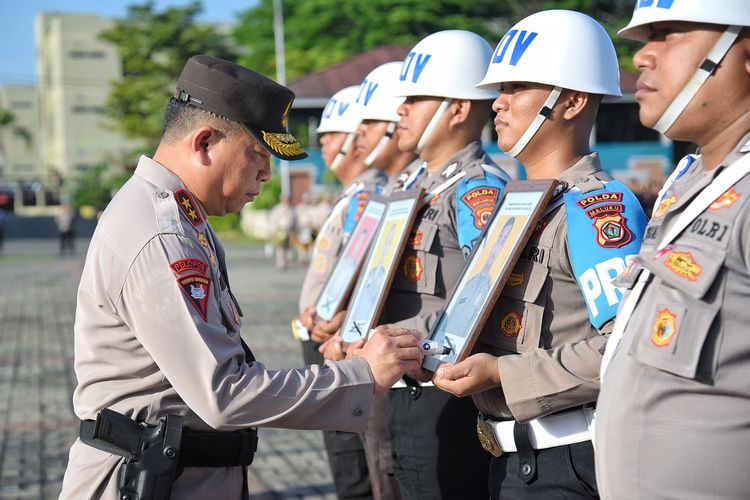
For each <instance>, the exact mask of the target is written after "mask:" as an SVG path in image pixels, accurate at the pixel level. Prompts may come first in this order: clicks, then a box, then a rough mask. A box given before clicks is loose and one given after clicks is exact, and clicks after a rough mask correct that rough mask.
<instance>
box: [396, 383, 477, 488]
mask: <svg viewBox="0 0 750 500" xmlns="http://www.w3.org/2000/svg"><path fill="white" fill-rule="evenodd" d="M386 401H387V405H388V407H387V411H386V414H387V418H386V434H387V435H388V437H390V439H391V445H392V452H393V460H394V463H393V469H394V474H395V476H396V479H397V481H398V485H399V489H400V491H401V496H402V497H403V498H404V500H433V499H461V500H470V499H482V500H486V499H487V497H488V496H489V494H488V491H487V475H488V467H489V459H490V455H489V454H488V453H487V452H485V451H484V450H483V449H482V447H481V445H480V444H479V440H478V439H477V434H476V421H477V409H476V407H475V406H474V403H473V402H472V400H471V398H456V397H454V396H451V395H450V394H448V393H446V392H443V391H441V390H439V389H437V388H435V387H412V388H407V389H392V390H390V391H388V393H387V397H386Z"/></svg>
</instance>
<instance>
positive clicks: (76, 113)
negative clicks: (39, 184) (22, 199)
mask: <svg viewBox="0 0 750 500" xmlns="http://www.w3.org/2000/svg"><path fill="white" fill-rule="evenodd" d="M112 26H113V21H112V20H110V19H104V18H101V17H99V16H96V15H92V14H67V13H56V12H44V13H41V14H39V15H38V16H37V18H36V26H35V31H36V46H37V76H38V79H39V84H38V85H39V118H40V122H39V123H40V132H41V144H42V149H41V155H40V156H41V164H42V167H43V169H44V170H45V171H46V172H47V174H49V175H50V176H52V177H54V176H55V175H56V174H57V175H59V176H60V177H62V178H64V179H73V178H75V177H76V176H77V175H79V174H81V173H82V172H84V171H86V170H87V169H88V168H91V167H93V166H95V165H98V164H101V163H103V162H106V161H107V160H110V161H111V160H115V161H117V160H119V159H120V158H122V157H123V156H124V155H125V154H126V153H127V152H129V151H132V149H133V148H134V147H135V146H134V143H133V142H132V141H128V140H126V139H125V138H124V136H123V135H122V134H121V133H119V132H116V131H115V130H114V128H113V125H114V124H113V123H112V122H111V121H110V120H109V119H108V118H107V117H106V116H105V115H104V106H105V103H106V101H107V96H108V95H109V92H110V86H111V82H112V81H114V80H118V79H120V78H122V61H121V58H120V55H119V53H118V51H117V48H116V47H115V46H114V45H113V44H111V43H109V42H106V41H103V40H100V39H99V33H101V32H102V31H104V30H106V29H109V28H111V27H112Z"/></svg>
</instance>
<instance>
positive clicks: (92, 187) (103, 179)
mask: <svg viewBox="0 0 750 500" xmlns="http://www.w3.org/2000/svg"><path fill="white" fill-rule="evenodd" d="M131 174H132V172H124V173H120V174H117V175H112V174H111V173H110V169H109V168H108V167H107V165H106V164H100V165H96V166H94V167H92V168H90V169H88V170H86V171H85V172H84V173H83V174H81V176H80V177H78V179H77V180H76V182H75V187H74V189H73V197H72V201H73V206H76V207H82V206H84V205H90V206H92V207H95V208H96V209H97V210H104V208H105V207H106V206H107V204H108V203H109V202H110V200H112V196H114V194H115V193H116V192H117V190H118V189H120V188H121V187H122V185H123V184H125V181H127V180H128V178H129V177H130V175H131Z"/></svg>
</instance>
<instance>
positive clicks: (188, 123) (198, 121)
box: [162, 97, 242, 142]
mask: <svg viewBox="0 0 750 500" xmlns="http://www.w3.org/2000/svg"><path fill="white" fill-rule="evenodd" d="M202 125H209V126H211V127H213V128H214V129H216V130H218V131H219V132H221V133H222V134H224V135H225V136H227V137H231V136H233V135H234V134H236V133H237V131H239V130H240V127H241V126H242V125H241V124H240V123H238V122H235V121H233V120H230V119H228V118H224V117H223V116H219V115H217V114H215V113H212V112H210V111H206V110H204V109H200V108H197V107H195V106H193V105H191V104H189V103H187V102H183V101H180V100H178V99H175V98H174V97H172V98H170V99H169V103H167V108H166V109H165V110H164V124H163V128H162V138H163V139H164V140H166V141H168V142H174V141H177V140H179V139H182V138H183V137H185V135H187V134H188V133H190V132H191V131H192V130H194V129H195V128H197V127H199V126H202Z"/></svg>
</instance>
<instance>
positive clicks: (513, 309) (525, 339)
mask: <svg viewBox="0 0 750 500" xmlns="http://www.w3.org/2000/svg"><path fill="white" fill-rule="evenodd" d="M543 314H544V307H542V306H539V305H536V304H530V303H524V302H523V301H521V300H517V299H511V298H509V297H507V296H500V299H499V300H498V302H497V304H496V305H495V308H494V309H493V310H492V314H491V315H490V318H489V319H488V321H487V324H486V325H485V327H484V329H483V330H482V334H481V335H480V337H479V342H480V343H481V344H483V345H484V346H487V347H490V350H491V351H492V352H496V351H497V350H501V351H509V352H513V353H522V352H528V351H531V350H534V349H536V348H538V347H539V342H540V339H541V332H542V316H543Z"/></svg>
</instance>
